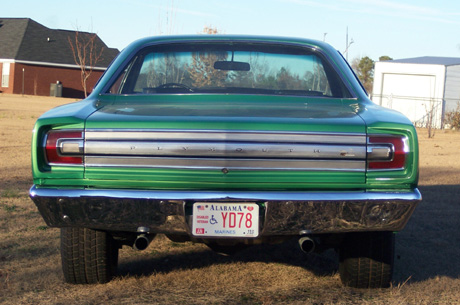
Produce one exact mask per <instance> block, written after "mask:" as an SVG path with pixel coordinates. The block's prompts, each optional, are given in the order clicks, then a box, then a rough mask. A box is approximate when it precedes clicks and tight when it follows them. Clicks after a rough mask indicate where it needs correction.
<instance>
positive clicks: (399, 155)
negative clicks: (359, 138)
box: [368, 136, 408, 170]
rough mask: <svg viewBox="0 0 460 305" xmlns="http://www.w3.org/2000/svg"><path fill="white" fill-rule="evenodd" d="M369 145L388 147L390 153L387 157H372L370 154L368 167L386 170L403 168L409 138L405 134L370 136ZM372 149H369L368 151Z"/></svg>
mask: <svg viewBox="0 0 460 305" xmlns="http://www.w3.org/2000/svg"><path fill="white" fill-rule="evenodd" d="M368 142H369V147H370V148H372V147H380V148H381V147H388V148H389V155H388V157H387V158H382V159H381V160H380V159H372V160H371V158H369V154H368V158H369V161H368V169H370V170H372V169H374V170H377V169H380V170H386V169H403V168H404V166H405V164H406V155H407V153H408V147H407V138H406V137H403V136H370V137H369V138H368ZM369 151H370V150H369V149H368V152H369Z"/></svg>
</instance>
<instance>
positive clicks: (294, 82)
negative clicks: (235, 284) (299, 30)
mask: <svg viewBox="0 0 460 305" xmlns="http://www.w3.org/2000/svg"><path fill="white" fill-rule="evenodd" d="M108 93H111V94H174V93H176V94H184V93H189V94H193V93H224V94H225V93H241V94H273V95H300V96H318V97H321V96H323V97H339V98H341V97H350V94H349V93H348V91H347V90H346V88H345V86H344V85H343V83H342V81H341V80H340V78H339V77H338V75H337V73H336V72H335V71H334V69H332V67H331V65H330V64H329V63H327V62H326V61H325V60H324V58H323V56H321V54H319V53H318V52H315V51H313V50H310V49H308V48H303V47H297V46H280V45H271V44H270V45H267V44H252V43H233V44H228V43H225V44H224V43H215V44H209V43H195V44H171V45H167V46H166V45H160V46H154V47H149V48H147V49H145V50H142V51H140V52H139V53H138V54H136V56H134V58H133V59H132V60H131V62H130V63H129V64H128V65H127V66H126V67H125V69H124V70H123V72H122V73H121V74H120V75H119V77H118V78H117V80H116V81H115V82H114V83H113V85H112V86H111V87H110V89H109V92H108Z"/></svg>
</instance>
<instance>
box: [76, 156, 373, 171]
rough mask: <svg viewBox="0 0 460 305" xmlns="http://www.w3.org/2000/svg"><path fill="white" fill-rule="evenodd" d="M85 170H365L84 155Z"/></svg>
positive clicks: (352, 164) (350, 164) (351, 165)
mask: <svg viewBox="0 0 460 305" xmlns="http://www.w3.org/2000/svg"><path fill="white" fill-rule="evenodd" d="M85 166H86V167H142V168H190V169H217V170H222V169H224V168H225V169H228V170H290V171H307V170H313V171H314V170H321V171H357V172H364V171H365V170H366V161H364V160H296V159H290V160H286V159H243V158H241V159H239V158H238V159H222V158H168V157H144V158H143V157H113V156H109V157H104V156H86V157H85Z"/></svg>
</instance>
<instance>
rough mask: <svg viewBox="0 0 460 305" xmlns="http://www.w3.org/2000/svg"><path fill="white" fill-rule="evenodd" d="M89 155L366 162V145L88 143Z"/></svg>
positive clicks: (86, 149) (159, 142)
mask: <svg viewBox="0 0 460 305" xmlns="http://www.w3.org/2000/svg"><path fill="white" fill-rule="evenodd" d="M85 153H86V154H89V155H137V156H181V157H190V156H192V157H250V158H314V159H320V158H324V159H365V158H366V147H365V146H350V145H315V144H277V143H242V142H232V143H225V142H195V141H194V142H182V141H181V142H179V143H177V142H167V141H155V142H139V141H129V142H104V141H91V142H90V141H88V142H86V147H85Z"/></svg>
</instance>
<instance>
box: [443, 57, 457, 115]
mask: <svg viewBox="0 0 460 305" xmlns="http://www.w3.org/2000/svg"><path fill="white" fill-rule="evenodd" d="M444 101H445V105H444V111H445V113H447V112H450V111H454V110H456V109H457V103H460V65H459V66H448V67H447V71H446V85H445V90H444Z"/></svg>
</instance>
